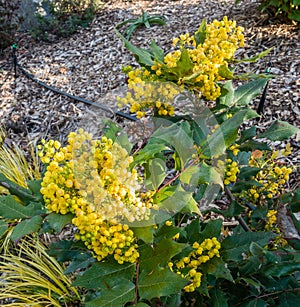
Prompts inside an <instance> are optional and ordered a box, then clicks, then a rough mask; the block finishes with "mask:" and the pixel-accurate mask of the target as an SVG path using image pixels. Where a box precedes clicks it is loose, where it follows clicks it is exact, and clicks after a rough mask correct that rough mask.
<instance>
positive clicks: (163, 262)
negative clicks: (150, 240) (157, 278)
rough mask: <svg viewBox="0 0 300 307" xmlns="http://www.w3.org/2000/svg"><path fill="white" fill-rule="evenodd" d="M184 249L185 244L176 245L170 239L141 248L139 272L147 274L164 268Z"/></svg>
mask: <svg viewBox="0 0 300 307" xmlns="http://www.w3.org/2000/svg"><path fill="white" fill-rule="evenodd" d="M168 227H170V226H168ZM185 247H186V244H184V243H177V242H175V241H174V240H172V239H171V238H169V239H166V238H163V239H161V240H160V241H159V242H155V243H154V244H153V246H150V245H143V246H141V248H140V271H141V272H147V273H149V272H152V271H156V270H158V268H162V267H166V266H167V263H168V261H169V260H170V259H171V258H172V257H173V256H174V255H176V254H178V253H180V252H181V251H182V250H183V249H184V248H185Z"/></svg>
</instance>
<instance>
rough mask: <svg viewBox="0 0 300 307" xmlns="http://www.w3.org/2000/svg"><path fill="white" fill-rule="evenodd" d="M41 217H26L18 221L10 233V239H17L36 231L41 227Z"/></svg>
mask: <svg viewBox="0 0 300 307" xmlns="http://www.w3.org/2000/svg"><path fill="white" fill-rule="evenodd" d="M42 221H43V218H42V217H41V216H39V215H36V216H34V217H32V218H31V219H26V220H23V221H22V222H20V223H19V224H18V225H17V226H15V227H14V230H13V232H12V234H11V239H12V240H13V241H17V240H18V239H20V238H22V237H24V236H26V235H28V234H31V233H34V232H38V231H39V230H40V228H41V225H42Z"/></svg>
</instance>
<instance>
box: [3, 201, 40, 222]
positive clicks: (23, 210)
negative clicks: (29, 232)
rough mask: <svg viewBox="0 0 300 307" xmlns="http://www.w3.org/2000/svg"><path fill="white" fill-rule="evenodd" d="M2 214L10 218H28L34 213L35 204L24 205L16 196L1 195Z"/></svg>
mask: <svg viewBox="0 0 300 307" xmlns="http://www.w3.org/2000/svg"><path fill="white" fill-rule="evenodd" d="M0 215H1V216H2V217H4V218H8V219H22V218H23V219H24V218H25V219H26V218H30V217H32V216H33V215H34V206H23V205H21V204H20V203H19V202H17V201H16V199H15V198H14V196H12V195H6V196H1V197H0Z"/></svg>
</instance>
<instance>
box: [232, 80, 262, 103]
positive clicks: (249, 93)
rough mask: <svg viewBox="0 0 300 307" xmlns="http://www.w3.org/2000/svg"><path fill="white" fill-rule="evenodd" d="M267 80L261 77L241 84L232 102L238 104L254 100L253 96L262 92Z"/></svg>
mask: <svg viewBox="0 0 300 307" xmlns="http://www.w3.org/2000/svg"><path fill="white" fill-rule="evenodd" d="M267 82H268V79H266V78H259V79H257V80H252V81H250V82H248V83H246V84H243V85H241V86H240V87H238V88H237V89H236V91H235V92H234V98H233V102H232V104H236V105H238V106H245V105H248V104H249V103H250V102H251V101H252V100H253V98H255V97H256V96H257V95H259V94H260V93H261V91H262V89H263V87H264V86H265V85H266V84H267Z"/></svg>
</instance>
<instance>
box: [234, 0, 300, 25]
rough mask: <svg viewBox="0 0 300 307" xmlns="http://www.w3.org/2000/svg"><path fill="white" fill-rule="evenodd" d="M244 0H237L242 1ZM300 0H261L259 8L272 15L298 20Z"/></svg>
mask: <svg viewBox="0 0 300 307" xmlns="http://www.w3.org/2000/svg"><path fill="white" fill-rule="evenodd" d="M242 1H243V0H236V1H235V3H236V4H237V3H240V2H242ZM299 5H300V0H261V3H260V6H259V9H260V11H261V12H264V11H266V10H267V11H268V13H270V14H271V15H275V16H278V17H279V16H281V17H286V18H288V19H291V20H294V21H296V22H299V21H300V11H299Z"/></svg>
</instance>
